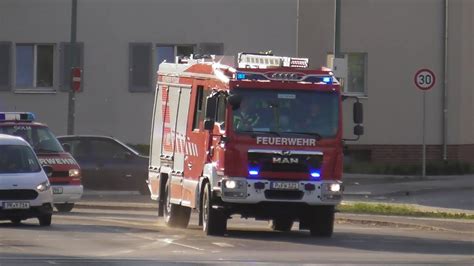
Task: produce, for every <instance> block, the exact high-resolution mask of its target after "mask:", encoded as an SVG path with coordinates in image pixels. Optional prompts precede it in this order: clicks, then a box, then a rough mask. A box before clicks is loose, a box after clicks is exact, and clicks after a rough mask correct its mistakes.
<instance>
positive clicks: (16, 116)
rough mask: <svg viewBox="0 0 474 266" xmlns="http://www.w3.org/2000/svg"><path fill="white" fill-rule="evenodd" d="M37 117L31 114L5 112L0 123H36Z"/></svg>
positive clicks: (0, 115)
mask: <svg viewBox="0 0 474 266" xmlns="http://www.w3.org/2000/svg"><path fill="white" fill-rule="evenodd" d="M35 120H36V116H35V114H34V113H31V112H4V113H0V121H27V122H31V121H35Z"/></svg>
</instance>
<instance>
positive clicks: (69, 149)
mask: <svg viewBox="0 0 474 266" xmlns="http://www.w3.org/2000/svg"><path fill="white" fill-rule="evenodd" d="M62 146H63V149H64V151H65V152H69V153H71V144H69V143H63V144H62Z"/></svg>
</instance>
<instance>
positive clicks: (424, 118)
mask: <svg viewBox="0 0 474 266" xmlns="http://www.w3.org/2000/svg"><path fill="white" fill-rule="evenodd" d="M422 93H423V121H422V124H423V130H422V135H423V136H422V163H421V164H422V165H421V167H422V169H421V177H426V139H425V138H426V137H425V136H426V92H425V91H423V92H422Z"/></svg>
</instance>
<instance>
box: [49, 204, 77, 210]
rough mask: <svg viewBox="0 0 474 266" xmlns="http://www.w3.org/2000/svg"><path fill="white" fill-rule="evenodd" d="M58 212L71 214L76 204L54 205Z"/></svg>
mask: <svg viewBox="0 0 474 266" xmlns="http://www.w3.org/2000/svg"><path fill="white" fill-rule="evenodd" d="M54 207H56V209H57V210H58V212H70V211H72V209H73V208H74V203H61V204H54Z"/></svg>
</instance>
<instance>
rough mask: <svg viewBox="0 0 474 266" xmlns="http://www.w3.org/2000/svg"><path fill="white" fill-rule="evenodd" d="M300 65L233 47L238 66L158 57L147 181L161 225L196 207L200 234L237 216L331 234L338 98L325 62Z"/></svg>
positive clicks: (181, 220)
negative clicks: (165, 60)
mask: <svg viewBox="0 0 474 266" xmlns="http://www.w3.org/2000/svg"><path fill="white" fill-rule="evenodd" d="M307 64H308V61H307V60H305V59H301V58H288V57H277V56H267V55H252V54H239V66H240V67H241V68H237V69H234V68H232V67H230V66H226V65H222V64H219V63H214V62H205V61H204V60H190V61H188V63H186V64H168V63H163V64H161V65H160V68H159V71H158V80H157V87H156V96H155V97H156V98H155V105H154V115H153V121H152V124H153V125H152V134H151V151H150V167H149V188H150V191H151V197H152V199H155V200H158V201H159V214H160V215H164V216H165V221H166V223H167V224H168V225H170V226H178V227H186V226H187V225H188V222H189V216H190V212H191V210H192V209H196V210H198V212H199V213H200V216H199V222H200V224H202V225H203V230H204V231H205V232H206V233H207V234H217V235H219V234H223V233H224V232H225V230H226V224H227V219H228V218H229V217H230V216H231V215H234V214H240V215H241V216H242V217H244V218H247V217H253V218H256V219H264V220H269V221H270V222H271V226H272V228H273V229H275V230H280V231H288V230H291V228H292V225H293V222H294V221H299V222H300V229H309V230H310V232H311V234H312V235H317V236H331V234H332V232H333V223H334V207H335V206H336V205H337V204H339V203H340V201H341V199H342V191H343V186H342V182H341V177H342V163H343V154H342V141H343V140H342V112H341V102H342V98H343V96H342V95H341V92H340V85H339V83H338V81H337V80H336V79H335V78H334V77H333V75H332V72H331V71H330V70H329V69H325V68H322V69H317V70H310V69H307V68H304V67H305V66H307ZM310 106H311V108H310ZM313 106H314V108H313ZM359 107H360V106H359ZM359 107H358V108H359ZM315 110H316V111H315ZM318 112H319V115H317V114H315V115H314V116H312V115H313V113H318ZM252 117H253V118H252ZM313 117H314V119H313ZM318 117H319V118H318ZM308 119H309V120H308ZM249 121H250V122H249ZM308 121H310V122H309V123H308ZM305 122H306V123H305ZM249 124H250V125H249ZM359 127H361V126H359Z"/></svg>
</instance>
